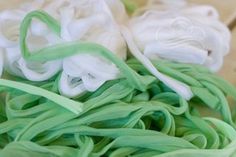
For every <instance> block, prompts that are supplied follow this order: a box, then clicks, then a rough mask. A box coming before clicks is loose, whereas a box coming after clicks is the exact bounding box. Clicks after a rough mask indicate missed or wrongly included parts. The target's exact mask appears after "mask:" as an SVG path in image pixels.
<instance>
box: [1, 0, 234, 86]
mask: <svg viewBox="0 0 236 157" xmlns="http://www.w3.org/2000/svg"><path fill="white" fill-rule="evenodd" d="M25 1H29V0H0V10H1V9H5V8H14V6H17V5H19V4H20V3H22V2H25ZM133 1H135V2H137V3H138V4H139V5H144V4H145V2H146V0H133ZM189 1H190V2H194V3H198V4H209V5H213V6H215V7H216V8H217V9H218V11H219V12H220V16H221V19H222V21H227V20H228V19H229V18H230V16H232V15H233V14H234V13H235V12H236V0H189ZM219 74H220V75H221V76H222V77H224V78H225V79H226V80H228V81H230V82H231V83H233V84H234V85H235V86H236V27H235V29H234V30H233V31H232V43H231V52H230V54H229V55H228V56H226V57H225V61H224V66H223V68H222V70H221V71H220V72H219Z"/></svg>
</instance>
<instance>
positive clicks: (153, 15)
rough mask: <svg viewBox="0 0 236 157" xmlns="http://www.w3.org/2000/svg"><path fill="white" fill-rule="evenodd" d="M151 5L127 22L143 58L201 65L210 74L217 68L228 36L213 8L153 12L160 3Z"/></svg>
mask: <svg viewBox="0 0 236 157" xmlns="http://www.w3.org/2000/svg"><path fill="white" fill-rule="evenodd" d="M159 2H160V1H159ZM162 5H163V3H162ZM170 5H171V3H168V4H167V6H170ZM153 6H154V7H153ZM153 6H152V8H149V9H148V8H146V11H145V13H144V14H143V15H141V16H135V17H133V18H132V19H131V20H130V22H129V27H130V29H131V31H132V34H133V36H134V40H135V41H136V44H137V45H138V46H139V48H140V50H141V51H142V52H143V53H144V55H145V56H147V57H148V58H151V59H155V58H159V57H160V58H164V59H168V60H173V61H177V62H182V63H194V64H202V65H205V66H206V67H208V68H209V69H210V70H212V71H214V72H215V71H218V70H219V69H220V68H221V66H222V64H223V57H224V56H225V55H226V54H227V53H228V52H229V46H230V45H229V44H230V39H231V35H230V31H229V30H228V28H227V27H226V26H225V25H224V24H223V23H221V22H220V21H219V19H218V18H219V15H218V12H217V11H216V10H215V9H214V8H213V7H211V6H185V5H182V6H178V7H177V8H178V9H170V7H166V8H165V9H163V10H157V9H156V8H158V7H159V6H160V4H158V3H157V4H156V5H153Z"/></svg>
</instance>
